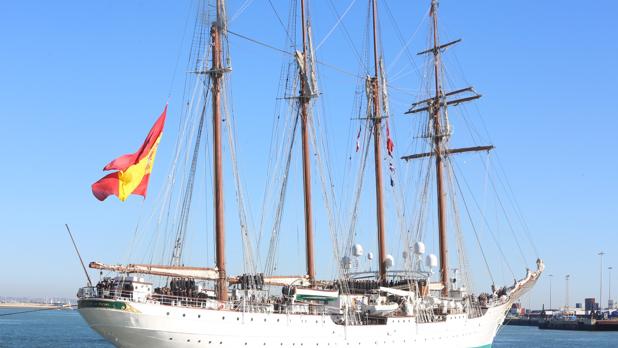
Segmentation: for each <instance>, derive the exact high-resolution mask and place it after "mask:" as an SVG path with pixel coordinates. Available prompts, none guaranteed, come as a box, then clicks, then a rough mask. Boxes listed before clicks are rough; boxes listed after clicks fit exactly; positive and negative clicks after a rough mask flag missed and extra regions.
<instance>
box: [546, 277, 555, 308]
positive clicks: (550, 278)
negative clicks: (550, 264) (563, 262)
mask: <svg viewBox="0 0 618 348" xmlns="http://www.w3.org/2000/svg"><path fill="white" fill-rule="evenodd" d="M547 276H548V277H549V310H551V280H552V279H553V278H554V275H553V274H548V275H547Z"/></svg>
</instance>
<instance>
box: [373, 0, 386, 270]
mask: <svg viewBox="0 0 618 348" xmlns="http://www.w3.org/2000/svg"><path fill="white" fill-rule="evenodd" d="M372 3H373V4H372V5H373V59H374V65H375V74H374V76H373V77H372V78H371V80H372V81H371V82H372V85H373V150H374V166H375V179H376V215H377V224H378V260H379V262H380V269H379V272H380V274H379V280H380V281H382V282H384V281H386V263H385V261H386V238H385V236H384V204H383V200H384V198H383V187H382V186H383V185H382V146H381V145H382V142H381V140H380V132H381V123H382V118H381V116H380V82H379V81H380V79H379V64H380V62H379V61H378V36H377V16H378V13H377V12H378V5H377V0H372Z"/></svg>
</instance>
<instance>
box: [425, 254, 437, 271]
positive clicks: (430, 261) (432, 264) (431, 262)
mask: <svg viewBox="0 0 618 348" xmlns="http://www.w3.org/2000/svg"><path fill="white" fill-rule="evenodd" d="M425 262H426V263H427V267H429V268H436V267H438V258H437V257H436V255H434V254H429V255H427V259H425Z"/></svg>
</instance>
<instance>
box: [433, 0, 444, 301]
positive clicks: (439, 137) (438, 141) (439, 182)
mask: <svg viewBox="0 0 618 348" xmlns="http://www.w3.org/2000/svg"><path fill="white" fill-rule="evenodd" d="M431 16H432V17H433V57H434V79H435V87H436V96H435V99H434V100H433V102H431V104H430V109H429V111H430V114H431V119H432V121H433V130H434V136H433V141H434V147H435V148H434V151H435V156H436V191H437V192H436V193H437V196H438V197H437V198H438V235H439V238H438V239H439V244H440V279H441V283H442V285H443V286H444V287H443V288H442V295H443V296H447V295H448V248H447V237H446V193H445V191H444V187H443V185H444V178H443V173H442V170H443V168H444V164H443V162H442V160H443V158H442V156H443V149H442V147H443V144H442V141H443V139H444V138H445V137H446V136H447V135H446V134H442V125H441V124H440V123H441V122H440V121H441V120H440V104H441V101H440V100H441V98H442V86H441V83H440V48H439V47H438V46H439V43H438V1H437V0H432V1H431Z"/></svg>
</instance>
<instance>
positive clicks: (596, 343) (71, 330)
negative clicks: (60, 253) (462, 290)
mask: <svg viewBox="0 0 618 348" xmlns="http://www.w3.org/2000/svg"><path fill="white" fill-rule="evenodd" d="M25 310H27V309H16V308H0V347H2V348H5V347H6V348H13V347H28V348H30V347H32V348H39V347H40V348H50V347H71V348H72V347H94V348H103V347H105V348H112V345H111V344H109V343H107V342H106V341H105V340H103V339H102V338H101V336H99V335H98V334H97V333H96V332H94V331H92V329H90V328H89V327H88V325H87V324H86V322H85V321H84V320H83V319H82V317H81V316H80V315H79V313H78V312H77V311H73V310H48V311H38V312H30V313H24V314H17V315H9V316H2V314H3V313H12V312H20V311H25ZM493 347H495V348H513V347H525V348H534V347H561V348H564V347H567V348H575V347H589V348H592V347H594V348H599V347H618V332H586V331H555V330H539V329H538V328H536V327H533V326H504V327H502V329H501V330H500V332H499V333H498V336H496V340H495V341H494V344H493ZM411 348H413V347H411Z"/></svg>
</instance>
